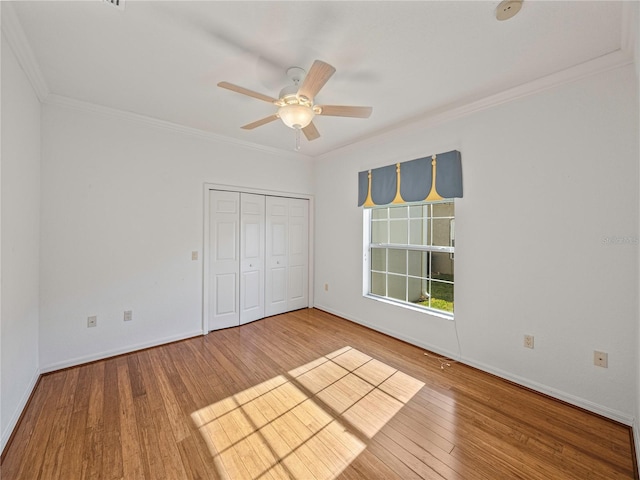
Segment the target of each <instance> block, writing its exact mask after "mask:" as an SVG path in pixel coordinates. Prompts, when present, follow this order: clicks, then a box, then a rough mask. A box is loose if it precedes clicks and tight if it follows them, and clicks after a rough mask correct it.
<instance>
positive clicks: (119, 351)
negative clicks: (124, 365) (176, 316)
mask: <svg viewBox="0 0 640 480" xmlns="http://www.w3.org/2000/svg"><path fill="white" fill-rule="evenodd" d="M202 334H203V332H202V330H197V331H193V332H189V333H184V334H181V335H174V336H171V337H165V338H160V339H157V340H153V341H151V342H143V343H138V344H134V345H128V346H126V347H122V348H115V349H113V350H106V351H103V352H99V353H94V354H91V355H86V356H83V357H76V358H72V359H69V360H64V361H62V362H57V363H51V364H49V365H44V366H42V368H41V371H40V373H42V374H45V373H51V372H55V371H56V370H62V369H64V368H70V367H75V366H78V365H83V364H85V363H91V362H96V361H99V360H104V359H106V358H110V357H116V356H118V355H124V354H127V353H132V352H137V351H138V350H144V349H145V348H153V347H158V346H160V345H166V344H167V343H173V342H179V341H180V340H186V339H187V338H193V337H197V336H200V335H202Z"/></svg>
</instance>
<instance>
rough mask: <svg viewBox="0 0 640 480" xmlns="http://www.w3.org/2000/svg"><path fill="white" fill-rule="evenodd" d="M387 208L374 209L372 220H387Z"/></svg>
mask: <svg viewBox="0 0 640 480" xmlns="http://www.w3.org/2000/svg"><path fill="white" fill-rule="evenodd" d="M387 210H388V209H387V208H372V209H371V218H373V219H374V220H381V219H386V218H387Z"/></svg>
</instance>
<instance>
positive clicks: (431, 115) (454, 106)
mask: <svg viewBox="0 0 640 480" xmlns="http://www.w3.org/2000/svg"><path fill="white" fill-rule="evenodd" d="M631 64H633V56H632V53H631V51H629V50H624V49H619V50H615V51H613V52H611V53H608V54H606V55H602V56H600V57H597V58H594V59H592V60H588V61H586V62H583V63H580V64H578V65H574V66H572V67H569V68H566V69H564V70H561V71H559V72H556V73H552V74H550V75H546V76H544V77H540V78H538V79H536V80H533V81H531V82H527V83H524V84H522V85H518V86H516V87H513V88H509V89H507V90H504V91H502V92H499V93H495V94H491V95H488V96H485V97H481V98H476V99H471V100H470V99H467V100H466V101H460V102H456V103H451V104H448V105H445V106H443V107H441V108H438V109H434V110H430V111H428V112H424V113H422V114H420V115H418V116H414V117H412V118H409V119H407V120H405V121H403V122H401V123H398V124H395V125H393V126H391V127H389V128H385V129H382V130H378V131H375V132H373V133H371V134H370V135H367V136H365V137H362V138H360V139H359V140H357V141H356V142H353V143H351V144H348V145H344V146H341V147H338V148H336V149H334V150H332V151H330V152H326V153H324V154H322V155H318V156H317V157H315V158H318V159H323V158H330V157H331V156H332V155H334V154H336V153H338V152H340V153H346V152H349V151H352V150H355V149H358V148H359V147H361V146H363V145H365V144H367V143H369V142H375V141H387V140H389V139H390V138H392V137H394V136H396V135H399V134H401V135H406V134H411V133H413V132H416V131H421V130H424V129H425V128H433V127H436V126H438V125H441V124H443V123H446V122H450V121H452V120H456V119H459V118H463V117H466V116H469V115H471V114H473V113H476V112H481V111H483V110H487V109H490V108H493V107H496V106H498V105H502V104H505V103H509V102H513V101H516V100H519V99H521V98H524V97H528V96H531V95H535V94H538V93H541V92H544V91H546V90H550V89H553V88H556V87H559V86H562V85H565V84H567V83H573V82H577V81H579V80H581V79H583V78H587V77H590V76H592V75H597V74H600V73H604V72H607V71H609V70H613V69H616V68H622V67H625V66H627V65H631Z"/></svg>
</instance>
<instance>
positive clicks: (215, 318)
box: [209, 190, 240, 330]
mask: <svg viewBox="0 0 640 480" xmlns="http://www.w3.org/2000/svg"><path fill="white" fill-rule="evenodd" d="M209 216H210V220H209V272H210V274H209V275H210V276H209V278H210V283H209V330H217V329H220V328H227V327H233V326H237V325H239V323H240V314H239V309H238V305H239V304H238V300H239V287H240V281H239V271H240V256H239V252H238V251H239V246H240V240H239V233H240V227H239V223H240V194H239V193H238V192H223V191H218V190H211V191H209Z"/></svg>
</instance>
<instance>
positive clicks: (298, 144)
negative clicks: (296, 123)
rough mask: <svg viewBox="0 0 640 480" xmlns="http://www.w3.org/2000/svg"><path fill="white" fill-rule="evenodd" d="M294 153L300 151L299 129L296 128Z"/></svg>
mask: <svg viewBox="0 0 640 480" xmlns="http://www.w3.org/2000/svg"><path fill="white" fill-rule="evenodd" d="M295 130H296V151H300V129H299V128H296V129H295Z"/></svg>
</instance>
